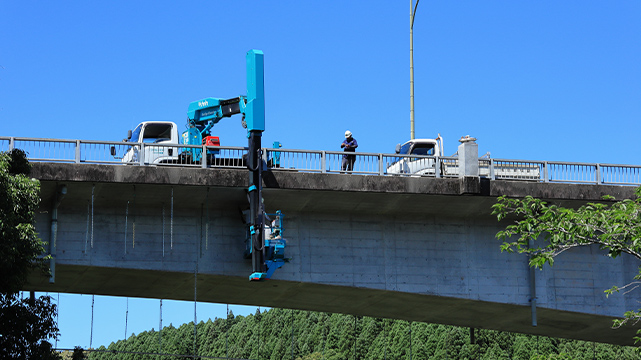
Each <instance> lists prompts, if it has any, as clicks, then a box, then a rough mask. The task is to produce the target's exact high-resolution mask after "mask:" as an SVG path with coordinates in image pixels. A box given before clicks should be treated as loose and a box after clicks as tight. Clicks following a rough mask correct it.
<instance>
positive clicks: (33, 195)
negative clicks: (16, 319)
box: [0, 150, 47, 294]
mask: <svg viewBox="0 0 641 360" xmlns="http://www.w3.org/2000/svg"><path fill="white" fill-rule="evenodd" d="M25 162H26V158H25V155H24V153H23V152H22V151H21V150H13V151H12V152H10V153H6V152H3V153H0V238H1V239H2V240H3V241H2V242H0V259H2V261H0V274H3V276H0V291H2V292H3V293H7V294H13V293H17V292H18V291H20V289H21V288H22V286H24V284H25V283H26V281H27V276H28V275H29V273H30V272H31V271H32V270H34V269H40V270H42V271H47V267H46V263H45V261H44V259H41V258H39V256H40V255H42V254H43V253H44V246H43V243H42V242H41V241H40V239H38V236H37V234H36V230H35V226H34V222H35V212H36V210H37V208H38V203H39V202H40V198H39V192H40V183H39V182H38V181H37V180H32V179H31V178H29V176H28V175H29V171H30V169H29V166H28V163H27V164H25Z"/></svg>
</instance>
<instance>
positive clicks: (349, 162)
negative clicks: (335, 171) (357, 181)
mask: <svg viewBox="0 0 641 360" xmlns="http://www.w3.org/2000/svg"><path fill="white" fill-rule="evenodd" d="M355 161H356V156H348V157H346V158H343V163H342V164H341V170H342V171H352V170H354V162H355Z"/></svg>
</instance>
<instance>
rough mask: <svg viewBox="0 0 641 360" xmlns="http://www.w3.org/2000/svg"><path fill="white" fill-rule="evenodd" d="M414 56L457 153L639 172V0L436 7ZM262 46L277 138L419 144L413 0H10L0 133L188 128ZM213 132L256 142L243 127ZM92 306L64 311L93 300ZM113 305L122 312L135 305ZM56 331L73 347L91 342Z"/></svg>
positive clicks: (64, 134)
mask: <svg viewBox="0 0 641 360" xmlns="http://www.w3.org/2000/svg"><path fill="white" fill-rule="evenodd" d="M414 48H415V50H414V61H415V98H416V100H415V102H416V136H417V137H428V138H433V137H435V136H436V135H437V134H438V133H441V134H442V136H443V137H444V138H445V152H446V154H448V155H449V154H453V153H454V152H455V151H456V147H457V145H458V143H457V142H456V140H457V139H458V138H460V137H461V136H463V135H468V134H469V135H471V136H475V137H477V138H478V143H479V151H480V153H485V152H487V151H490V152H491V153H492V156H493V157H495V158H507V159H530V160H560V161H576V162H601V163H622V164H641V160H640V159H639V156H638V153H639V151H640V150H641V149H640V145H639V141H638V140H637V137H636V136H637V135H638V134H639V133H640V132H641V131H640V130H641V124H640V122H639V120H640V119H641V2H639V1H637V0H620V1H613V2H603V1H578V0H574V1H571V0H568V1H536V2H535V1H529V2H528V1H507V0H504V1H429V0H423V1H422V2H421V3H420V4H419V7H418V11H417V16H416V21H415V24H414ZM250 49H260V50H262V51H263V52H264V53H265V91H266V127H267V129H266V131H265V133H264V135H263V143H264V144H271V142H272V141H273V140H280V141H281V142H282V143H283V144H284V145H283V146H284V147H285V148H290V149H291V148H293V149H321V150H340V148H339V147H338V146H339V143H340V142H341V141H342V140H343V133H344V131H345V130H346V129H349V130H351V131H352V132H353V133H354V137H355V138H356V139H357V140H358V141H359V144H360V147H359V150H361V151H363V152H386V153H392V152H393V150H394V146H395V145H396V144H397V143H401V142H404V141H406V140H408V139H409V137H410V125H409V1H395V2H392V1H367V2H355V1H280V2H277V1H243V2H233V1H227V2H224V1H215V2H214V1H209V2H204V1H181V2H164V1H153V2H152V1H135V2H124V1H112V2H88V1H66V2H64V3H61V2H33V1H7V0H4V1H1V0H0V136H21V137H46V138H65V139H94V140H121V139H122V138H123V137H124V136H125V135H126V133H127V130H128V129H132V128H133V127H134V126H135V125H136V124H137V123H138V122H140V121H143V120H172V121H175V122H177V123H179V124H182V123H184V122H185V118H186V111H187V105H188V104H189V103H190V102H191V101H195V100H199V99H202V98H205V97H219V98H228V97H234V96H238V95H241V94H242V95H244V94H246V89H245V53H246V52H247V51H248V50H250ZM213 133H214V135H218V136H220V138H221V143H222V145H229V146H244V145H245V144H246V138H245V131H244V130H243V129H242V128H241V125H240V119H239V118H238V117H234V118H231V119H225V120H223V121H221V122H220V123H219V124H218V125H217V126H216V127H215V128H214V131H213ZM78 298H79V300H73V299H69V300H65V302H63V301H62V299H61V309H62V311H61V315H62V316H65V314H68V313H70V312H72V311H67V310H65V309H64V306H65V304H66V303H67V302H73V301H78V303H82V304H83V305H82V307H81V308H82V309H86V308H87V306H88V307H89V308H90V298H91V297H90V296H84V297H78ZM87 299H89V305H87V304H86V303H87ZM107 300H108V299H104V301H105V305H101V307H102V306H104V307H107V308H109V309H112V310H113V312H114V314H116V315H114V316H121V315H119V314H123V311H124V310H122V308H123V307H124V305H123V304H121V303H124V301H125V300H123V299H115V300H114V299H111V300H109V301H107ZM100 301H103V299H102V298H101V300H100ZM110 301H111V303H113V304H112V305H108V304H109V303H110ZM141 301H142V300H141ZM149 301H152V302H154V301H155V303H156V304H157V302H158V300H149ZM192 305H193V304H192ZM130 306H131V303H130ZM220 306H221V307H223V309H224V305H220ZM141 307H144V306H142V305H141ZM187 307H189V306H187ZM149 308H151V307H149ZM156 310H157V309H156ZM141 311H142V310H141ZM154 312H156V311H155V310H154ZM182 312H185V313H186V316H185V317H184V318H185V319H186V320H185V321H189V320H190V319H193V308H191V309H186V310H184V311H182ZM249 312H253V311H249ZM130 314H131V313H130ZM190 314H191V315H190ZM222 314H223V315H224V310H223V312H222ZM66 316H73V314H72V315H66ZM149 316H152V315H149ZM154 316H156V317H155V318H154V319H153V320H150V321H148V323H149V324H150V325H148V326H147V327H146V328H149V327H155V328H157V326H158V325H157V323H158V318H157V314H156V315H154ZM122 317H123V318H124V314H123V315H122ZM146 320H147V319H146ZM66 321H69V320H66ZM78 322H79V323H82V324H85V323H88V319H87V317H85V316H83V318H81V319H79V320H78ZM176 322H177V321H174V323H176ZM70 323H71V322H70ZM164 323H168V322H167V321H165V322H164ZM60 324H61V327H62V329H63V339H64V346H73V345H74V344H87V345H88V341H85V340H84V339H80V338H79V340H77V341H76V340H67V339H68V338H67V336H68V335H67V334H68V333H71V332H72V331H73V329H72V328H73V327H74V326H76V325H77V324H73V325H64V323H63V319H62V318H61V321H60ZM118 326H119V329H120V330H117V331H116V333H117V334H118V336H121V335H120V334H121V333H124V325H118ZM83 329H84V328H83ZM82 331H83V332H84V333H83V332H80V335H81V336H82V337H86V329H84V330H82ZM104 339H108V338H107V337H105V338H104ZM100 341H102V342H104V343H105V344H108V342H109V341H111V340H104V341H103V340H102V339H101V340H100ZM100 343H101V342H98V343H97V342H96V340H94V345H96V344H100Z"/></svg>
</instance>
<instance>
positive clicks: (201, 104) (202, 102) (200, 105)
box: [198, 100, 209, 107]
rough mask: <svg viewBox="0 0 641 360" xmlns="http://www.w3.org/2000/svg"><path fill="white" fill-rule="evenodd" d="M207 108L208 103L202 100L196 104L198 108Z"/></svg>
mask: <svg viewBox="0 0 641 360" xmlns="http://www.w3.org/2000/svg"><path fill="white" fill-rule="evenodd" d="M203 106H209V101H207V100H203V101H199V102H198V107H203Z"/></svg>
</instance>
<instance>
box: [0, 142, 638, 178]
mask: <svg viewBox="0 0 641 360" xmlns="http://www.w3.org/2000/svg"><path fill="white" fill-rule="evenodd" d="M14 148H20V149H22V150H24V151H25V152H26V153H27V154H28V157H29V160H30V161H34V162H67V163H92V164H112V165H139V166H180V167H185V166H189V167H201V168H245V160H244V157H245V155H246V154H247V148H243V147H224V146H216V147H207V146H197V145H178V146H177V145H175V144H155V143H132V142H114V141H93V140H58V139H38V138H19V137H0V151H8V150H11V149H14ZM188 152H191V153H192V154H193V153H201V154H206V155H204V156H202V157H201V159H200V160H199V161H194V160H193V159H194V158H193V157H192V156H191V154H190V155H186V154H187V153H188ZM344 155H345V153H344V152H341V151H322V150H293V149H266V148H265V149H262V156H263V159H264V160H265V162H266V163H267V165H268V167H270V168H271V169H273V170H278V171H298V172H316V173H334V174H340V173H349V174H361V175H378V176H413V177H420V176H425V177H437V178H438V177H450V178H452V177H458V158H456V157H438V156H421V155H399V154H379V153H350V154H349V155H353V156H355V161H354V165H353V169H351V170H347V169H343V168H342V165H343V156H344ZM479 173H480V176H481V177H483V178H489V179H492V180H495V179H502V180H522V181H535V182H556V183H582V184H607V185H641V166H639V165H616V164H597V163H570V162H559V161H530V160H509V159H487V158H480V159H479Z"/></svg>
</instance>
